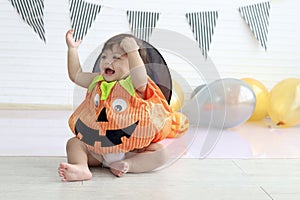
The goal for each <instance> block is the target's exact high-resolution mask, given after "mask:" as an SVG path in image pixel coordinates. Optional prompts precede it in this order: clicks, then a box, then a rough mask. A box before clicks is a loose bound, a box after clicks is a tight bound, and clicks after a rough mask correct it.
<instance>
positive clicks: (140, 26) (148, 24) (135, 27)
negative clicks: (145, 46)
mask: <svg viewBox="0 0 300 200" xmlns="http://www.w3.org/2000/svg"><path fill="white" fill-rule="evenodd" d="M127 17H128V21H129V24H130V29H131V32H132V34H133V35H134V36H135V37H137V38H139V39H142V40H144V41H147V42H148V41H149V38H150V36H151V34H152V31H153V29H154V28H155V26H156V22H157V21H158V19H159V13H156V12H143V11H127Z"/></svg>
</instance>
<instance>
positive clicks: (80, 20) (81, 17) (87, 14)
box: [69, 0, 101, 41]
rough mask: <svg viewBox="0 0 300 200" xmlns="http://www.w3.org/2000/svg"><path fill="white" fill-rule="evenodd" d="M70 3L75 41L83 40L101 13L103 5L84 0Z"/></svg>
mask: <svg viewBox="0 0 300 200" xmlns="http://www.w3.org/2000/svg"><path fill="white" fill-rule="evenodd" d="M69 2H70V17H71V27H72V29H74V35H73V37H74V39H75V41H77V40H82V39H83V37H84V36H85V35H86V34H87V31H88V29H89V28H90V27H91V26H92V23H93V22H94V21H95V19H96V17H97V15H98V14H99V13H100V9H101V5H97V4H93V3H87V2H85V1H83V0H69Z"/></svg>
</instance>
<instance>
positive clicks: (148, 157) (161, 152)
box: [110, 143, 168, 176]
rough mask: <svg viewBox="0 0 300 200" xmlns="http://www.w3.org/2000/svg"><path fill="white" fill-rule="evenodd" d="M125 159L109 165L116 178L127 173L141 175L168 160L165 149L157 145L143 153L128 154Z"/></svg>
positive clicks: (151, 145) (150, 146)
mask: <svg viewBox="0 0 300 200" xmlns="http://www.w3.org/2000/svg"><path fill="white" fill-rule="evenodd" d="M126 157H127V158H126V159H124V160H121V161H117V162H114V163H112V164H111V165H110V168H111V171H112V172H113V174H115V175H116V176H122V175H123V174H125V173H127V172H132V173H141V172H149V171H152V170H154V169H156V168H158V167H160V166H162V165H164V164H165V163H166V162H167V160H168V152H167V149H166V148H165V147H164V146H163V145H162V144H159V143H152V144H150V145H149V146H148V147H146V148H144V149H143V151H137V152H130V153H127V154H126Z"/></svg>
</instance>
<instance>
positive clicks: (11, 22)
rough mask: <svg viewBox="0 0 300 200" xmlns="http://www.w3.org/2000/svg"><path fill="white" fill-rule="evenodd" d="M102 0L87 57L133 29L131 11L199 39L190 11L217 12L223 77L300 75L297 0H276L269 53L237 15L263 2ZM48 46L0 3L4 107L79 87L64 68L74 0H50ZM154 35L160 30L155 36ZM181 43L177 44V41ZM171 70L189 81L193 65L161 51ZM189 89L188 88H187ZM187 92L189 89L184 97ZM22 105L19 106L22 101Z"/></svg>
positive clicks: (60, 97)
mask: <svg viewBox="0 0 300 200" xmlns="http://www.w3.org/2000/svg"><path fill="white" fill-rule="evenodd" d="M89 1H90V2H94V3H95V2H96V3H99V4H101V5H103V8H102V9H101V12H100V15H98V17H97V19H96V21H95V22H94V23H93V25H92V27H91V29H90V30H89V31H88V34H87V35H86V37H85V38H84V40H83V43H82V45H81V47H80V49H79V54H80V59H81V61H82V62H84V61H85V60H86V58H87V57H88V56H89V55H90V54H91V52H92V51H93V50H94V49H95V48H96V47H98V45H99V44H102V43H103V42H104V41H105V40H106V39H108V38H109V37H111V36H113V35H115V34H117V33H122V32H129V25H128V21H127V17H126V10H141V11H155V12H160V13H161V15H160V19H159V21H158V23H157V27H156V28H157V29H166V30H171V31H175V32H178V33H180V34H183V35H184V36H186V37H188V38H190V39H191V40H194V38H193V34H192V31H191V30H190V27H189V25H188V23H187V21H186V18H185V13H187V12H196V11H206V10H218V11H219V18H218V21H217V25H216V28H215V33H214V35H213V38H212V43H211V46H210V51H209V52H208V55H209V57H210V58H211V59H212V61H213V62H214V64H215V66H216V68H217V69H218V72H219V73H220V75H221V77H222V78H225V77H232V78H242V77H253V78H256V79H258V80H260V81H261V82H263V83H264V84H265V85H266V86H267V88H268V89H271V88H272V87H273V86H274V85H275V84H276V83H278V82H279V81H280V80H282V79H285V78H289V77H297V78H300V58H299V55H300V40H299V39H298V37H299V35H300V27H299V22H298V21H297V19H299V17H300V14H299V12H298V10H297V8H299V5H300V3H299V2H298V1H296V0H273V1H271V10H270V21H269V22H270V25H269V34H268V42H267V46H268V50H267V51H265V50H264V49H263V48H262V47H261V46H260V44H259V43H258V41H257V40H256V39H255V37H254V36H253V34H252V33H251V31H250V29H249V27H248V26H247V25H246V23H245V21H244V20H243V19H242V17H241V16H240V14H239V12H238V7H239V6H244V5H248V4H251V3H256V2H261V1H245V0H234V1H221V0H185V1H182V0H181V1H180V0H164V1H158V0H151V1H150V0H144V1H133V0H127V1H124V0H114V1H111V0H102V1H100V0H89ZM44 3H45V10H44V21H45V31H46V39H47V43H46V44H44V43H43V42H42V41H41V40H40V39H39V37H38V35H37V34H35V33H34V31H33V30H32V29H31V28H30V27H29V26H28V25H27V24H26V23H25V22H23V20H22V19H21V18H20V16H19V15H18V14H17V12H16V11H15V9H14V8H13V7H12V6H11V4H10V2H9V1H8V0H0V27H1V28H0V36H1V37H0V105H2V106H1V107H2V108H3V107H7V106H9V105H14V106H16V108H21V107H24V106H25V107H26V105H45V106H54V107H68V108H70V107H71V105H72V104H73V93H74V85H73V84H72V83H71V82H70V80H69V79H68V76H67V70H66V45H65V38H64V35H65V32H66V31H67V30H68V29H69V27H70V19H69V9H68V0H52V1H44ZM153 34H155V31H154V33H153ZM174 42H176V41H174ZM161 53H162V54H163V55H164V57H165V59H166V61H167V62H168V65H169V67H170V68H171V69H172V70H175V71H176V72H178V73H180V74H181V76H183V77H184V78H185V79H192V80H191V86H192V87H196V86H197V85H198V84H200V83H201V80H200V79H201V78H199V76H197V75H196V76H191V74H194V73H193V67H192V66H189V64H188V63H186V61H184V60H183V59H182V58H181V57H180V56H177V55H172V53H169V52H161ZM189 92H190V91H189ZM186 95H189V94H186ZM17 105H19V106H17Z"/></svg>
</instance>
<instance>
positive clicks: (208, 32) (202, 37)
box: [186, 11, 218, 58]
mask: <svg viewBox="0 0 300 200" xmlns="http://www.w3.org/2000/svg"><path fill="white" fill-rule="evenodd" d="M186 18H187V20H188V23H189V25H190V27H191V29H192V31H193V33H194V37H195V39H196V40H197V42H198V44H199V47H200V49H201V51H202V55H203V56H204V57H205V58H207V53H208V51H209V45H210V43H211V40H212V36H213V34H214V28H215V26H216V22H217V19H218V11H204V12H195V13H186Z"/></svg>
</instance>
